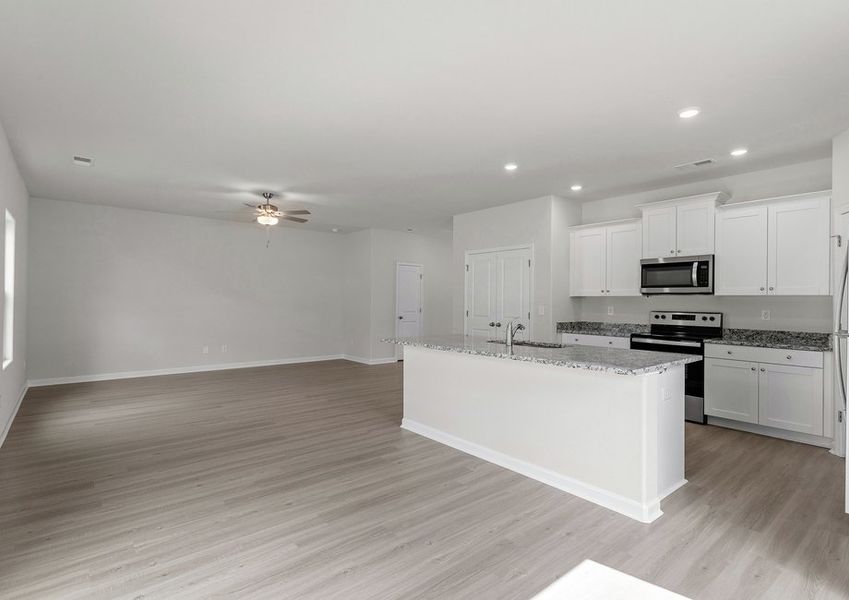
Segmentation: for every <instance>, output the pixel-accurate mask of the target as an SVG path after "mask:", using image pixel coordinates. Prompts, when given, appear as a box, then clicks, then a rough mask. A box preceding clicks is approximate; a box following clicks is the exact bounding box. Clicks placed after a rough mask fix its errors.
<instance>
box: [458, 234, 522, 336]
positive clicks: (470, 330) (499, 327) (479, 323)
mask: <svg viewBox="0 0 849 600" xmlns="http://www.w3.org/2000/svg"><path fill="white" fill-rule="evenodd" d="M464 314H465V322H466V326H465V332H466V334H467V335H473V336H476V337H484V338H487V339H503V338H504V336H505V333H506V328H507V324H508V322H510V321H511V320H514V321H516V322H518V323H522V324H523V325H524V326H525V331H524V332H522V333H521V334H520V335H519V336H517V337H518V338H519V339H529V338H530V328H531V249H530V248H517V249H512V250H498V251H482V252H468V253H467V254H466V306H465V313H464Z"/></svg>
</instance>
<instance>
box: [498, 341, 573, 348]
mask: <svg viewBox="0 0 849 600" xmlns="http://www.w3.org/2000/svg"><path fill="white" fill-rule="evenodd" d="M487 341H488V342H490V343H491V344H505V345H506V344H507V342H505V341H504V340H487ZM513 345H514V346H530V347H531V348H563V344H555V343H553V342H532V341H514V342H513Z"/></svg>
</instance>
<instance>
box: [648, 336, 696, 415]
mask: <svg viewBox="0 0 849 600" xmlns="http://www.w3.org/2000/svg"><path fill="white" fill-rule="evenodd" d="M631 349H632V350H652V351H654V352H677V353H678V354H693V355H698V356H702V357H703V356H704V344H702V342H701V340H695V339H687V338H676V337H673V336H648V335H641V334H638V333H634V334H632V335H631ZM684 419H685V420H687V421H692V422H693V423H702V424H704V423H705V363H704V360H700V361H698V362H694V363H690V364H687V365H684Z"/></svg>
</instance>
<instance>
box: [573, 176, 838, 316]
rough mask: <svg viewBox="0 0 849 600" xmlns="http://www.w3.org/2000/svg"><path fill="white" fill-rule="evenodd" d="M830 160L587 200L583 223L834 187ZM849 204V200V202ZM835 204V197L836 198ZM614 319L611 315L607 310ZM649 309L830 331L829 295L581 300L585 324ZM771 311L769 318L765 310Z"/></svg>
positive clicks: (580, 312) (638, 313)
mask: <svg viewBox="0 0 849 600" xmlns="http://www.w3.org/2000/svg"><path fill="white" fill-rule="evenodd" d="M831 173H832V165H831V160H829V159H823V160H817V161H811V162H806V163H800V164H795V165H788V166H785V167H780V168H776V169H768V170H762V171H753V172H750V173H744V174H742V175H734V176H731V177H723V178H717V179H709V180H706V181H701V182H698V183H692V184H688V185H683V186H676V187H670V188H663V189H658V190H652V191H648V192H641V193H638V194H628V195H624V196H616V197H613V198H606V199H603V200H594V201H590V202H585V203H584V204H583V206H582V211H581V212H582V216H581V218H582V222H583V223H595V222H600V221H609V220H614V219H624V218H630V217H639V216H640V210H639V209H638V208H637V205H638V204H642V203H646V202H654V201H659V200H667V199H670V198H679V197H684V196H690V195H694V194H700V193H705V192H713V191H725V192H727V193H728V194H729V195H730V196H731V200H730V202H743V201H746V200H753V199H757V198H769V197H773V196H784V195H789V194H798V193H803V192H812V191H818V190H825V189H830V188H831V185H832V181H831ZM847 201H849V198H847ZM835 202H837V199H835ZM611 306H612V307H613V310H614V313H615V314H614V315H613V316H608V314H607V309H608V307H611ZM651 310H697V311H698V310H703V311H715V312H722V313H723V314H724V318H725V322H724V325H725V327H733V328H754V329H792V330H801V331H831V327H832V321H833V319H832V302H831V298H830V297H795V298H794V297H775V296H773V297H763V296H758V297H719V296H692V297H690V296H653V297H650V298H642V297H640V298H583V299H582V300H581V302H580V310H579V315H580V318H581V319H582V320H586V321H611V322H623V323H628V322H630V323H646V322H648V313H649V311H651ZM762 310H769V311H770V313H771V314H770V320H769V321H764V320H762V319H761V311H762Z"/></svg>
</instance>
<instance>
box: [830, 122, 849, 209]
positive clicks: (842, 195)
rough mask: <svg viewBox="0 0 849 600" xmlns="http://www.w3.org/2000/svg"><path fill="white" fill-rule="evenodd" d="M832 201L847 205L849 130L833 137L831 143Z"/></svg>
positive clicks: (836, 204) (843, 205) (837, 205)
mask: <svg viewBox="0 0 849 600" xmlns="http://www.w3.org/2000/svg"><path fill="white" fill-rule="evenodd" d="M831 189H832V190H833V196H832V203H833V204H834V206H835V207H838V208H844V207H847V206H849V130H847V131H844V132H843V133H841V134H840V135H838V136H837V137H835V138H834V142H833V144H832V188H831Z"/></svg>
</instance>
